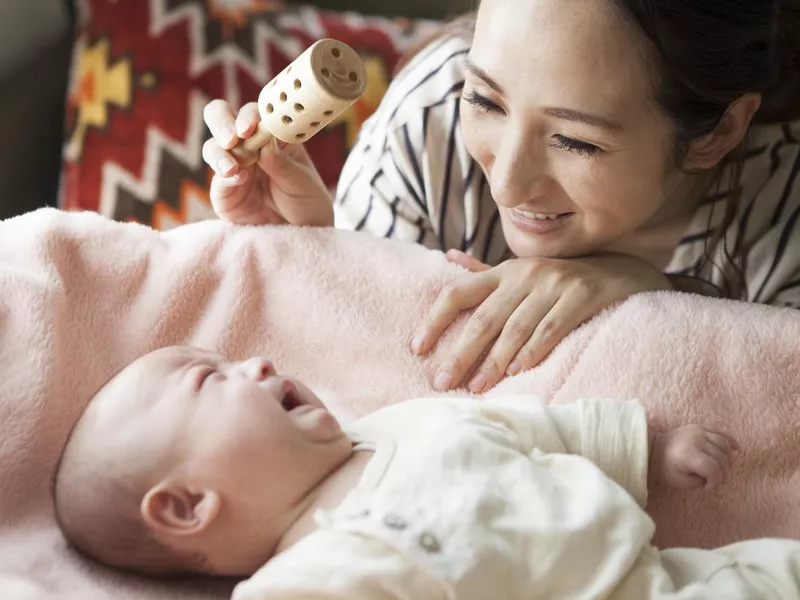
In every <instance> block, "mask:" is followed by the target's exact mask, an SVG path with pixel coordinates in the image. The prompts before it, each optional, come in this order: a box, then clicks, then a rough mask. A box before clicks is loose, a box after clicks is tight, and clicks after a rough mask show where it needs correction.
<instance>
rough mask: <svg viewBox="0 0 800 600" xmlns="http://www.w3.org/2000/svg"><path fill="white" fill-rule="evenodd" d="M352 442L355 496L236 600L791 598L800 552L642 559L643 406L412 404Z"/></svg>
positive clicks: (753, 549)
mask: <svg viewBox="0 0 800 600" xmlns="http://www.w3.org/2000/svg"><path fill="white" fill-rule="evenodd" d="M348 433H349V434H350V435H351V437H352V439H353V440H354V441H355V442H356V444H357V448H362V449H368V450H373V451H374V453H375V455H374V457H373V458H372V459H371V460H370V462H369V463H368V465H367V468H366V470H365V471H364V474H363V476H362V478H361V480H360V482H359V485H358V486H357V487H356V488H355V489H354V490H353V491H352V492H351V493H350V494H349V495H348V497H347V498H346V499H345V500H344V502H343V503H342V504H341V505H340V506H338V507H337V508H336V509H335V510H333V511H330V512H325V513H320V514H318V515H317V523H318V525H319V528H318V529H317V530H316V531H315V532H314V533H312V534H310V535H309V536H307V537H306V538H304V539H303V540H301V541H300V542H299V543H297V544H296V545H294V546H293V547H291V548H290V549H288V550H287V551H286V552H284V553H282V554H279V555H278V556H276V557H274V558H273V559H272V560H270V561H269V562H268V563H267V564H266V565H264V567H262V568H261V569H260V570H259V571H258V572H257V573H256V574H255V575H253V576H252V577H251V578H250V579H248V580H245V581H243V582H242V583H240V584H239V585H238V586H237V587H236V589H235V591H234V594H233V600H288V599H297V600H299V599H312V598H313V599H320V600H323V599H325V600H333V599H337V600H340V599H341V600H345V599H347V600H445V599H451V600H456V599H457V600H523V599H524V600H533V599H548V600H554V599H565V600H566V599H570V600H582V599H586V600H589V599H592V600H595V599H600V598H603V599H605V598H609V599H620V600H622V599H624V600H648V599H662V600H666V599H689V598H691V599H698V600H699V599H712V598H713V599H714V600H723V599H724V600H727V599H731V600H740V599H741V600H745V599H748V600H751V599H757V598H765V599H769V600H782V599H784V598H785V599H796V598H800V593H799V592H798V586H799V585H800V542H792V541H779V540H762V541H753V542H747V543H742V544H737V545H734V546H728V547H726V548H723V549H719V550H715V551H704V550H691V549H686V550H684V549H678V550H667V551H662V552H659V551H658V550H656V549H655V548H654V547H652V546H651V545H650V540H651V537H652V535H653V531H654V524H653V522H652V520H651V519H650V518H649V516H648V515H647V513H646V512H645V511H644V510H643V506H644V503H645V501H646V495H647V487H646V481H647V462H648V441H647V425H646V421H645V413H644V409H643V407H642V406H641V404H639V403H638V402H616V401H611V400H584V401H580V402H577V403H575V404H569V405H560V406H551V407H548V406H546V405H545V404H544V403H542V402H540V401H539V400H538V399H536V398H534V397H531V396H515V397H507V398H492V399H491V400H485V401H478V400H470V399H456V398H446V399H441V398H440V399H421V400H414V401H410V402H405V403H402V404H397V405H394V406H391V407H388V408H385V409H382V410H380V411H378V412H375V413H373V414H371V415H369V416H367V417H366V418H363V419H361V420H359V421H357V422H356V423H355V424H354V425H352V426H351V427H350V428H348Z"/></svg>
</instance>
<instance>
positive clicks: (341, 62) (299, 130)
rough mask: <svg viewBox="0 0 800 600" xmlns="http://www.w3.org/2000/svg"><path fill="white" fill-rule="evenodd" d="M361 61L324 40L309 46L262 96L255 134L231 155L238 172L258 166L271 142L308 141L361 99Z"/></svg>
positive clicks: (363, 84) (341, 45)
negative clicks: (257, 163)
mask: <svg viewBox="0 0 800 600" xmlns="http://www.w3.org/2000/svg"><path fill="white" fill-rule="evenodd" d="M365 88H366V72H365V70H364V64H363V63H362V61H361V57H359V55H358V54H357V53H356V51H355V50H353V49H352V48H351V47H350V46H348V45H347V44H344V43H342V42H340V41H338V40H333V39H329V38H325V39H321V40H319V41H317V42H315V43H314V44H313V45H311V46H310V47H309V48H308V49H306V51H305V52H303V53H302V54H301V55H300V56H298V57H297V58H296V59H295V60H294V61H293V62H292V64H290V65H289V66H287V67H286V68H285V69H284V70H283V71H282V72H281V73H279V74H278V75H277V76H276V77H275V78H274V79H273V80H272V81H270V82H269V83H268V84H267V85H266V86H264V88H263V89H262V90H261V93H260V94H259V97H258V112H259V114H260V115H261V121H260V123H259V125H258V129H257V130H256V131H255V133H253V135H252V136H251V137H249V138H247V139H246V140H242V141H241V142H240V143H239V144H238V145H237V146H236V147H235V148H233V149H232V150H231V153H232V154H233V156H234V157H235V158H236V160H237V161H238V162H239V165H240V166H242V167H245V166H248V165H251V164H253V163H254V162H255V161H256V160H258V155H259V153H260V151H261V148H263V147H264V146H266V145H267V144H270V143H271V142H273V141H274V140H276V139H277V140H281V141H283V142H286V143H288V144H298V143H302V142H305V141H307V140H308V139H310V138H311V137H312V136H313V135H315V134H316V133H317V132H319V131H320V130H321V129H322V128H323V127H325V126H326V125H328V124H329V123H330V122H331V121H333V120H334V119H335V118H336V117H338V116H339V115H340V114H342V112H344V111H345V110H347V108H348V107H350V105H352V104H353V103H354V102H355V101H356V100H358V99H359V98H360V97H361V95H362V94H363V93H364V90H365Z"/></svg>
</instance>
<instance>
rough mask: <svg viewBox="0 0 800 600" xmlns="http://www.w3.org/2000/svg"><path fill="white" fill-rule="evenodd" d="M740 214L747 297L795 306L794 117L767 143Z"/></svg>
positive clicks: (798, 133)
mask: <svg viewBox="0 0 800 600" xmlns="http://www.w3.org/2000/svg"><path fill="white" fill-rule="evenodd" d="M749 209H750V210H748V211H745V212H744V214H743V218H742V221H741V222H740V223H739V227H740V229H741V230H743V231H745V232H746V231H747V230H748V229H749V230H755V231H757V232H758V234H757V236H747V235H746V236H745V239H747V238H749V239H747V246H748V252H747V262H746V264H747V269H746V271H745V272H746V276H747V279H748V282H747V283H748V288H749V293H750V296H751V300H753V301H755V302H760V303H762V304H770V305H774V306H792V307H795V308H800V122H796V123H787V124H784V125H783V127H782V128H780V133H779V135H778V136H777V138H776V139H775V140H774V141H773V143H772V144H771V145H770V152H769V177H768V178H767V179H766V182H765V184H764V185H763V186H761V187H760V188H759V193H758V194H757V195H756V196H755V197H754V198H753V201H752V203H751V204H750V206H749Z"/></svg>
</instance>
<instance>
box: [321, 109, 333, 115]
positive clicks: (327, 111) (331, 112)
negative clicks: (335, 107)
mask: <svg viewBox="0 0 800 600" xmlns="http://www.w3.org/2000/svg"><path fill="white" fill-rule="evenodd" d="M322 114H323V115H325V116H326V117H330V116H331V115H333V111H332V110H326V111H325V112H324V113H322Z"/></svg>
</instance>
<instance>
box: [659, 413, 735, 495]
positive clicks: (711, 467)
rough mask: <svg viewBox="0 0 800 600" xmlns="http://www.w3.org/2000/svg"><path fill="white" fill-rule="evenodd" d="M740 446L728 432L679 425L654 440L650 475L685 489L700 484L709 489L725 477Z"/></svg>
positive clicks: (720, 482)
mask: <svg viewBox="0 0 800 600" xmlns="http://www.w3.org/2000/svg"><path fill="white" fill-rule="evenodd" d="M740 449H741V446H740V445H739V442H737V441H736V440H735V439H734V438H733V437H732V436H731V435H729V434H727V433H725V432H724V431H721V430H719V429H716V428H714V427H707V426H704V425H686V426H685V427H679V428H678V429H673V430H672V431H670V432H668V433H665V434H664V435H662V436H660V437H658V438H656V439H655V441H654V442H653V444H652V450H651V453H650V478H651V480H652V481H660V482H662V483H666V484H667V485H671V486H674V487H677V488H680V489H684V490H690V489H696V488H701V487H703V488H705V489H706V490H707V491H708V490H711V489H714V488H715V487H717V486H719V485H721V484H723V483H724V482H725V481H726V480H727V479H728V474H729V472H730V468H731V464H732V463H733V460H734V458H735V455H736V452H738V451H739V450H740Z"/></svg>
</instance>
